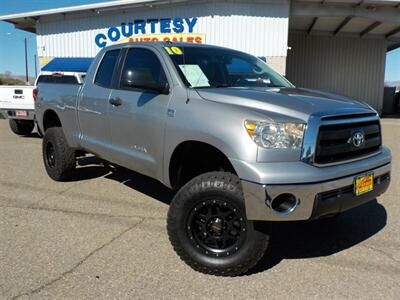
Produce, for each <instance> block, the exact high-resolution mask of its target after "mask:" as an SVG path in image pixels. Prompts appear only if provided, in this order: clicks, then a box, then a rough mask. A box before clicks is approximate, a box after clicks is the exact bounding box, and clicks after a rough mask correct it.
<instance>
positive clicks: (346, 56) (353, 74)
mask: <svg viewBox="0 0 400 300" xmlns="http://www.w3.org/2000/svg"><path fill="white" fill-rule="evenodd" d="M288 45H289V47H291V50H289V51H288V57H287V68H286V77H287V78H288V79H289V80H290V81H291V82H292V83H293V84H295V85H296V86H299V87H307V88H315V89H320V90H324V91H330V92H334V93H337V94H341V95H345V96H348V97H351V98H355V99H358V100H361V101H365V102H367V103H368V104H370V105H371V106H372V107H374V108H375V109H378V110H379V111H380V110H381V109H382V98H383V90H384V77H385V60H386V50H387V42H386V41H385V40H383V39H382V40H380V39H361V38H359V37H347V38H345V37H331V36H317V35H307V34H305V33H300V32H298V33H296V32H291V33H290V34H289V44H288Z"/></svg>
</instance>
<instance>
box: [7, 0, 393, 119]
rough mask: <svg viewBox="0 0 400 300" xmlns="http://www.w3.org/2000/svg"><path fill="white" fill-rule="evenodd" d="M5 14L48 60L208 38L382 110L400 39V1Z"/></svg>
mask: <svg viewBox="0 0 400 300" xmlns="http://www.w3.org/2000/svg"><path fill="white" fill-rule="evenodd" d="M0 20H3V21H7V22H10V23H13V24H15V27H17V28H19V29H22V30H26V31H30V32H34V33H36V39H37V55H38V57H39V60H40V65H41V66H44V65H45V64H47V63H49V62H51V61H55V60H57V59H59V58H71V59H72V60H74V59H76V61H77V62H79V61H80V60H82V58H90V57H94V56H95V55H96V54H97V53H98V51H99V50H101V49H102V48H103V47H105V46H108V45H112V44H115V43H124V42H136V41H183V42H191V43H207V44H213V45H220V46H225V47H230V48H234V49H238V50H241V51H244V52H248V53H251V54H253V55H256V56H258V57H262V58H264V59H265V60H266V62H267V63H268V64H269V65H271V66H272V67H273V68H274V69H275V70H277V71H279V72H280V73H282V74H285V75H286V77H287V78H288V79H289V80H290V81H291V82H292V83H294V84H295V85H296V86H300V87H307V88H316V89H322V90H326V91H330V92H334V93H338V94H341V95H345V96H349V97H352V98H356V99H359V100H362V101H365V102H367V103H369V104H370V105H371V106H373V107H374V108H375V109H377V110H379V111H380V110H382V105H383V95H384V73H385V61H386V53H387V51H390V50H393V49H396V48H398V47H400V1H369V0H365V1H362V0H346V1H345V0H301V1H297V0H264V1H263V0H249V1H244V0H242V1H240V0H236V1H235V0H224V1H219V0H214V1H204V0H203V1H201V0H199V1H196V0H194V1H193V0H192V1H184V0H161V1H157V0H153V1H151V0H150V1H145V0H117V1H111V2H105V3H97V4H90V5H81V6H74V7H65V8H59V9H49V10H42V11H33V12H28V13H20V14H14V15H8V16H1V17H0ZM399 73H400V70H399Z"/></svg>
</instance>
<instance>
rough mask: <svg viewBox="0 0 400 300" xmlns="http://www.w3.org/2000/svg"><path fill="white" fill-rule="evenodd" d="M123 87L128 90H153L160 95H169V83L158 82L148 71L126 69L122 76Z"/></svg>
mask: <svg viewBox="0 0 400 300" xmlns="http://www.w3.org/2000/svg"><path fill="white" fill-rule="evenodd" d="M121 85H122V86H123V87H128V88H137V89H143V90H151V91H155V92H158V93H160V94H168V93H169V84H168V82H167V81H164V82H156V81H155V80H154V78H153V76H152V74H151V72H150V70H147V69H126V70H125V71H124V73H123V74H122V79H121Z"/></svg>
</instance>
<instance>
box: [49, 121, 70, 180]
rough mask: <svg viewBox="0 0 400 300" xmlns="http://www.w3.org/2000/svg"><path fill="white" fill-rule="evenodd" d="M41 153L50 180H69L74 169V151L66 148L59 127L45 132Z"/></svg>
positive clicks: (62, 133)
mask: <svg viewBox="0 0 400 300" xmlns="http://www.w3.org/2000/svg"><path fill="white" fill-rule="evenodd" d="M42 153H43V162H44V166H45V168H46V171H47V174H48V175H49V176H50V178H51V179H53V180H55V181H65V180H67V179H68V178H70V176H71V175H72V174H73V171H74V170H75V168H76V158H75V151H74V150H73V149H72V148H70V147H69V146H68V144H67V141H66V139H65V136H64V132H63V130H62V128H61V127H52V128H49V129H47V130H46V132H45V134H44V137H43V142H42ZM52 154H53V156H52Z"/></svg>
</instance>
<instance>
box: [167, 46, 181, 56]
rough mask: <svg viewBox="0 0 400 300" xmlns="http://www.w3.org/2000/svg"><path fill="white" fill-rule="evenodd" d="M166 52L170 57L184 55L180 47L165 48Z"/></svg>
mask: <svg viewBox="0 0 400 300" xmlns="http://www.w3.org/2000/svg"><path fill="white" fill-rule="evenodd" d="M164 49H165V51H167V53H168V54H169V55H182V54H183V52H182V50H181V49H180V48H178V47H164Z"/></svg>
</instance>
